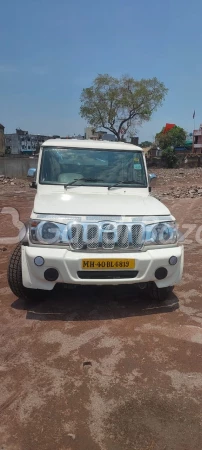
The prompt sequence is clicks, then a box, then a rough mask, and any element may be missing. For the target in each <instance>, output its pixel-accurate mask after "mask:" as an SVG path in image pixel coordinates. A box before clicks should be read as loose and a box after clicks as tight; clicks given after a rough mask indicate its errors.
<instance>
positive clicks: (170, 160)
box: [162, 147, 177, 169]
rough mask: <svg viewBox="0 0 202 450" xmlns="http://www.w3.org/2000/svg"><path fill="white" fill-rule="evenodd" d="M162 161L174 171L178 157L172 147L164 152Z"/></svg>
mask: <svg viewBox="0 0 202 450" xmlns="http://www.w3.org/2000/svg"><path fill="white" fill-rule="evenodd" d="M162 159H163V160H164V161H165V162H166V166H167V167H168V168H169V169H172V168H173V167H175V166H176V164H177V156H176V154H175V151H174V149H173V148H172V147H167V148H165V149H164V150H163V151H162Z"/></svg>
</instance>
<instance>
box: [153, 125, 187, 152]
mask: <svg viewBox="0 0 202 450" xmlns="http://www.w3.org/2000/svg"><path fill="white" fill-rule="evenodd" d="M163 131H164V128H163V129H162V130H161V132H160V133H157V134H156V143H157V144H158V146H159V147H160V148H161V149H162V150H164V149H167V148H168V147H174V148H175V147H180V146H182V145H185V141H186V131H185V130H184V129H183V128H181V127H177V126H175V127H174V128H171V130H169V131H167V132H166V133H164V132H163Z"/></svg>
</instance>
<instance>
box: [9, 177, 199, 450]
mask: <svg viewBox="0 0 202 450" xmlns="http://www.w3.org/2000/svg"><path fill="white" fill-rule="evenodd" d="M193 176H194V171H190V172H189V175H187V176H184V177H183V178H184V179H183V181H182V179H180V182H179V183H185V184H187V183H190V185H191V184H192V183H193ZM169 177H170V178H169ZM165 179H166V181H165ZM178 181H179V180H178V179H177V178H175V174H174V175H173V171H171V172H170V175H169V173H167V172H165V176H163V174H162V172H161V173H159V179H158V183H157V187H156V188H155V190H154V193H158V194H159V193H160V194H161V193H162V192H164V190H165V183H168V184H170V183H171V182H172V185H173V183H174V186H178V184H179V183H178ZM198 182H200V177H199V180H198V181H197V183H198ZM33 197H34V190H32V189H29V188H28V187H19V186H17V187H16V186H7V187H4V188H3V189H1V191H0V256H1V258H0V450H201V449H202V428H201V427H202V406H201V405H202V278H201V260H202V245H201V244H202V240H201V244H200V243H199V242H197V241H196V238H195V235H196V230H197V229H198V227H199V226H201V224H202V199H201V198H200V197H199V198H177V199H175V198H166V199H165V203H166V204H167V206H168V207H169V208H170V209H171V211H172V213H173V214H174V215H175V217H176V218H177V221H178V222H179V224H180V226H181V227H182V225H183V224H195V230H194V231H192V233H191V234H190V236H188V238H187V239H188V242H187V243H186V245H185V269H184V276H183V280H182V282H181V284H180V285H179V286H177V287H176V288H175V289H174V292H173V293H172V294H171V296H170V298H169V299H168V300H167V301H165V302H164V303H162V304H158V303H155V302H154V301H151V300H150V299H149V298H145V299H140V298H138V295H137V292H136V291H135V289H134V287H124V286H122V287H118V288H111V287H105V288H100V287H99V288H98V287H96V288H94V287H93V288H92V287H91V288H87V287H85V288H77V289H73V290H59V291H58V292H57V293H55V294H51V293H50V294H48V295H47V296H46V297H44V300H43V301H39V302H37V303H33V304H31V305H30V307H29V308H26V306H25V304H24V303H23V301H22V300H21V299H17V298H15V296H14V295H13V294H12V293H11V291H10V289H9V288H8V285H7V281H6V270H7V264H8V258H9V255H10V253H11V251H12V249H13V248H14V244H12V242H11V244H9V245H4V243H3V239H2V238H4V237H15V236H16V234H17V233H16V228H15V227H14V226H13V224H12V220H11V216H10V215H9V213H7V214H6V210H5V209H4V213H2V208H9V207H14V208H17V210H18V211H19V212H20V220H21V221H22V222H23V221H25V220H26V219H28V217H29V214H30V211H31V208H32V204H33ZM7 211H8V210H7ZM198 237H200V233H199V232H198ZM201 239H202V233H201ZM197 240H199V239H197Z"/></svg>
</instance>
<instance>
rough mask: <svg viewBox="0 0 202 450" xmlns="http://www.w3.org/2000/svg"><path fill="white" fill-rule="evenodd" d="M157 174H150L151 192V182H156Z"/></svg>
mask: <svg viewBox="0 0 202 450" xmlns="http://www.w3.org/2000/svg"><path fill="white" fill-rule="evenodd" d="M156 179H157V175H156V174H155V173H150V174H149V192H151V184H155V182H156Z"/></svg>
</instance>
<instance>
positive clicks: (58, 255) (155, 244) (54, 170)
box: [8, 139, 184, 299]
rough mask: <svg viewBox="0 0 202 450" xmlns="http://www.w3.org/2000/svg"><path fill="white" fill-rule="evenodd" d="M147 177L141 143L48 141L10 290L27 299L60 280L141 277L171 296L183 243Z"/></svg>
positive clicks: (144, 284) (136, 280)
mask: <svg viewBox="0 0 202 450" xmlns="http://www.w3.org/2000/svg"><path fill="white" fill-rule="evenodd" d="M34 172H35V169H30V170H29V175H30V176H33V175H34ZM153 177H155V175H153ZM150 178H152V176H151V177H148V174H147V168H146V161H145V157H144V153H143V151H142V149H141V148H140V147H137V146H134V145H131V144H126V143H123V142H113V143H112V142H104V141H92V140H69V139H67V140H66V139H53V140H48V141H46V142H44V144H43V145H42V148H41V150H40V155H39V161H38V169H37V172H36V179H35V181H34V182H33V183H32V186H33V187H35V188H36V189H37V193H36V196H35V201H34V208H33V211H32V214H31V218H30V220H29V222H28V224H27V232H26V235H25V236H24V238H23V240H22V242H21V243H20V244H19V245H18V246H17V248H16V249H15V250H14V252H13V254H12V256H11V260H10V264H9V269H8V281H9V285H10V287H11V289H12V291H13V293H14V294H15V295H16V296H18V297H23V298H25V299H29V298H30V297H31V298H33V297H36V298H37V296H38V293H39V290H40V292H41V291H44V290H45V291H50V290H52V289H53V288H54V286H55V284H56V283H63V284H67V285H70V284H73V285H84V284H88V285H111V284H113V285H118V284H138V286H139V287H140V288H143V289H144V288H147V289H148V290H149V292H150V293H152V295H153V296H155V297H156V298H158V299H164V298H166V296H167V294H168V292H169V291H170V290H171V289H172V287H173V285H174V284H176V283H179V281H180V279H181V276H182V271H183V260H184V251H183V246H181V245H179V243H178V231H177V228H176V223H175V219H174V217H173V216H172V215H171V214H170V211H169V210H168V209H167V208H166V206H165V205H163V204H162V203H161V202H160V201H158V200H157V199H155V198H154V197H152V196H151V195H150V191H151V187H150Z"/></svg>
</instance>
